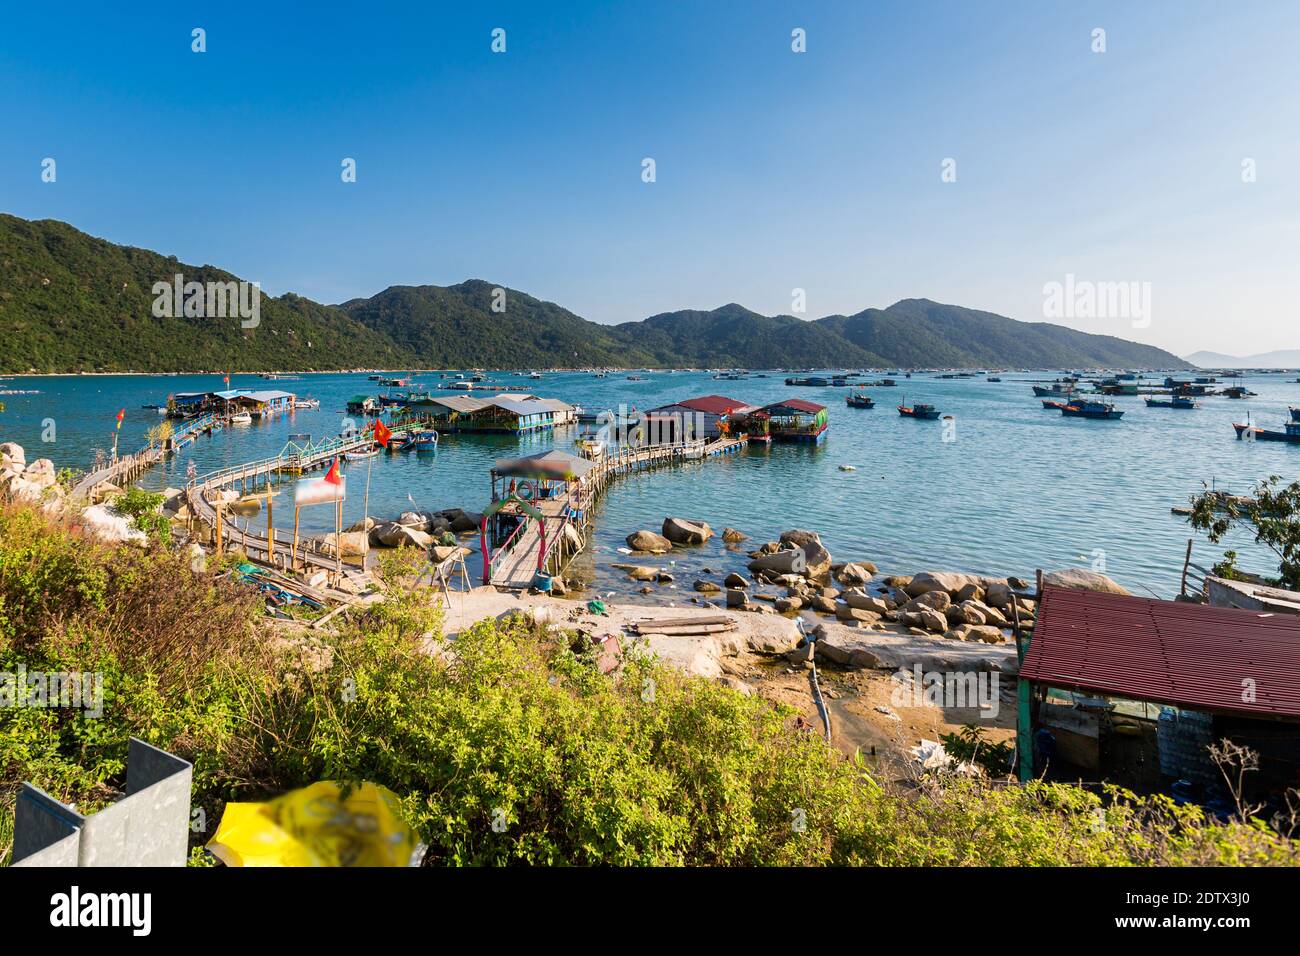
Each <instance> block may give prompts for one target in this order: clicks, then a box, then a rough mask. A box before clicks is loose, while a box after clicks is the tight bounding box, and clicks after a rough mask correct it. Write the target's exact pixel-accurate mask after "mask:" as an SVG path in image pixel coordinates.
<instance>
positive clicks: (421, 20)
mask: <svg viewBox="0 0 1300 956" xmlns="http://www.w3.org/2000/svg"><path fill="white" fill-rule="evenodd" d="M195 27H202V28H204V29H205V30H206V41H207V52H205V53H201V54H200V53H194V52H192V51H191V43H192V39H191V30H192V29H193V28H195ZM495 28H502V29H504V30H505V31H506V52H505V53H499V54H498V53H493V52H492V49H491V43H492V31H493V29H495ZM795 28H802V29H804V30H805V31H806V37H807V40H806V45H807V50H806V52H804V53H795V52H793V51H792V49H791V42H792V41H791V31H792V30H793V29H795ZM1095 28H1102V29H1104V30H1105V31H1106V33H1105V45H1106V49H1105V52H1104V53H1097V52H1094V50H1093V47H1094V45H1095V41H1094V39H1093V35H1092V34H1093V30H1094V29H1095ZM0 107H2V109H0V210H3V211H6V212H11V213H13V214H15V215H19V216H23V217H26V218H33V219H34V218H55V219H62V220H66V221H68V222H70V223H72V224H73V225H75V226H77V227H78V228H80V229H83V230H85V231H87V232H89V233H92V234H94V235H98V236H103V237H105V238H107V239H110V240H112V241H114V242H121V243H127V244H131V245H138V246H144V247H147V248H150V249H155V250H157V251H160V252H164V253H167V254H174V255H176V256H177V257H179V258H180V259H181V260H183V261H188V262H196V263H213V264H215V265H219V266H222V267H224V268H227V269H230V270H231V271H232V272H235V273H237V274H239V275H240V276H241V277H244V278H247V279H251V280H256V281H260V282H261V283H262V286H263V288H264V289H267V290H269V291H271V292H273V293H276V294H279V293H280V292H284V291H295V292H299V293H301V294H303V295H306V296H309V297H311V298H314V299H317V300H321V301H325V302H339V301H342V300H345V299H348V298H351V297H354V296H363V295H371V294H374V293H375V292H378V291H379V290H381V289H383V288H385V287H387V286H389V285H394V284H425V283H436V284H440V285H445V284H450V283H454V282H458V281H461V280H462V279H465V278H471V277H476V278H484V279H488V280H490V281H492V282H496V283H501V284H503V285H508V286H510V287H513V288H517V289H521V290H523V291H526V292H529V293H531V294H533V295H536V296H538V297H540V298H543V299H549V300H553V301H556V302H558V303H560V304H562V305H564V306H567V307H568V308H571V309H573V310H574V311H576V312H578V313H579V314H580V315H583V316H585V317H587V318H590V319H594V320H596V321H600V322H619V321H627V320H631V319H639V318H643V317H645V316H647V315H650V314H654V313H656V312H663V311H669V310H673V309H681V308H713V307H716V306H718V305H721V304H723V303H726V302H731V301H735V302H740V303H742V304H744V305H746V306H748V307H750V308H752V309H755V310H756V311H759V312H764V313H769V314H772V313H786V312H790V311H791V306H792V290H793V289H795V288H802V289H804V290H806V297H807V317H809V318H812V317H818V316H821V315H826V314H830V313H835V312H844V313H852V312H856V311H859V310H860V309H863V308H866V307H869V306H880V307H883V306H886V305H888V304H890V303H891V302H894V301H896V300H898V299H900V298H908V297H926V298H931V299H936V300H938V301H943V302H952V303H957V304H960V305H966V306H970V307H974V308H983V309H989V310H992V311H995V312H1000V313H1003V314H1006V315H1010V316H1012V317H1014V318H1019V319H1025V320H1041V319H1043V318H1044V300H1045V296H1044V291H1043V290H1044V285H1045V284H1046V283H1049V282H1053V281H1056V282H1064V281H1065V277H1066V276H1067V275H1074V276H1075V277H1076V281H1083V282H1121V281H1124V282H1128V281H1131V282H1142V283H1150V286H1149V288H1150V295H1151V310H1150V317H1149V321H1134V320H1132V319H1131V318H1129V317H1122V318H1105V319H1103V318H1089V317H1086V316H1078V315H1075V316H1067V317H1065V318H1063V319H1061V320H1060V321H1061V322H1062V323H1063V324H1066V325H1071V326H1074V327H1076V328H1080V329H1083V330H1085V331H1095V332H1106V333H1110V334H1116V335H1121V336H1124V337H1126V338H1132V339H1137V340H1140V341H1146V342H1151V343H1154V344H1157V345H1161V346H1164V347H1166V348H1169V349H1171V350H1173V351H1175V352H1178V353H1180V354H1187V353H1189V352H1192V351H1194V350H1197V349H1202V348H1209V349H1216V350H1219V351H1226V352H1231V353H1236V354H1246V353H1252V352H1259V351H1264V350H1268V349H1274V348H1295V347H1300V315H1298V314H1297V303H1298V302H1300V256H1298V255H1297V253H1300V184H1298V183H1297V173H1298V172H1300V2H1294V0H1279V2H1251V0H1241V2H1231V3H1227V2H1199V0H1178V2H1173V0H1169V2H1159V3H1157V2H1144V3H1131V2H1126V3H1105V2H1089V3H1075V2H1065V0H1059V2H1054V0H1028V2H1000V3H993V2H974V0H968V2H952V3H948V2H926V0H912V2H903V0H897V2H879V0H873V2H866V0H860V2H852V3H832V2H820V3H804V4H794V3H767V2H753V0H747V2H735V3H722V2H717V3H700V4H692V3H685V2H671V0H661V2H651V3H646V2H639V3H595V2H591V3H588V2H578V0H568V2H563V3H536V2H533V3H518V4H512V3H491V4H481V5H480V4H473V3H470V2H460V3H454V4H444V3H437V2H422V3H418V4H416V3H412V4H409V5H408V4H388V3H383V2H370V3H346V4H343V3H333V2H329V0H322V2H317V3H313V4H275V3H268V2H262V3H256V4H253V3H249V4H244V3H237V2H222V3H177V2H172V3H130V4H126V3H105V2H102V0H99V2H96V3H85V4H83V3H59V4H55V5H50V4H41V3H21V4H20V3H9V4H7V5H6V9H5V11H4V13H3V22H2V23H0ZM46 157H52V158H54V159H55V160H56V162H57V180H56V181H55V182H53V183H47V182H42V181H41V162H42V160H43V159H44V158H46ZM345 157H351V158H353V159H355V160H356V164H357V165H356V169H357V181H356V182H355V183H344V182H342V181H341V177H340V172H341V163H342V160H343V159H344V158H345ZM646 157H651V158H653V159H654V160H655V164H656V169H655V173H656V181H655V182H653V183H646V182H643V181H642V160H643V159H644V158H646ZM948 158H952V159H955V160H956V181H955V182H943V181H942V176H941V173H942V168H943V167H942V164H943V162H944V160H945V159H948ZM1244 160H1253V162H1254V169H1255V181H1254V182H1243V170H1242V164H1243V161H1244Z"/></svg>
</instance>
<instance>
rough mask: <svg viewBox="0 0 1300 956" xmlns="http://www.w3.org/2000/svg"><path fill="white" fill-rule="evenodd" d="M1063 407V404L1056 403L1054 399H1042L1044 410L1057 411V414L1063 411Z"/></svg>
mask: <svg viewBox="0 0 1300 956" xmlns="http://www.w3.org/2000/svg"><path fill="white" fill-rule="evenodd" d="M1065 405H1066V403H1065V402H1058V401H1056V400H1055V399H1052V398H1045V399H1043V407H1044V408H1052V409H1055V410H1056V411H1058V412H1059V411H1060V410H1061V409H1063V408H1064V407H1065Z"/></svg>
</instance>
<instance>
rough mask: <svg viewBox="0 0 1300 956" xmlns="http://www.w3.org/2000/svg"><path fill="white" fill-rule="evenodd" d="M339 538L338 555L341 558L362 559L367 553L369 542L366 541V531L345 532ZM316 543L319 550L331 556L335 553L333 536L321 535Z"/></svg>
mask: <svg viewBox="0 0 1300 956" xmlns="http://www.w3.org/2000/svg"><path fill="white" fill-rule="evenodd" d="M338 537H339V542H338V544H339V546H338V553H339V554H340V555H341V556H343V557H345V558H346V557H360V556H361V555H363V554H365V553H366V547H367V545H368V544H369V542H368V541H367V540H366V533H365V532H364V531H345V532H343V534H341V535H339V536H338ZM314 542H315V544H316V548H317V550H319V551H321V552H323V553H325V554H328V555H331V556H332V555H333V554H334V553H335V550H334V535H333V534H322V535H319V536H317V537H316V538H315V539H314Z"/></svg>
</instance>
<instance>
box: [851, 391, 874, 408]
mask: <svg viewBox="0 0 1300 956" xmlns="http://www.w3.org/2000/svg"><path fill="white" fill-rule="evenodd" d="M844 404H845V405H847V406H849V408H875V407H876V401H875V399H873V398H872V397H871V396H870V395H868V394H867V393H866V392H853V393H851V394H849V395H846V396H844Z"/></svg>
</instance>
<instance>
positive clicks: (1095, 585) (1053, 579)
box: [1043, 568, 1129, 594]
mask: <svg viewBox="0 0 1300 956" xmlns="http://www.w3.org/2000/svg"><path fill="white" fill-rule="evenodd" d="M1043 584H1044V585H1049V584H1050V585H1051V586H1052V587H1058V588H1075V589H1078V590H1083V591H1101V592H1103V593H1106V594H1128V593H1129V592H1128V591H1126V590H1125V589H1124V588H1122V587H1121V586H1120V585H1118V584H1116V583H1115V582H1114V581H1112V580H1111V579H1110V578H1108V577H1106V575H1104V574H1098V573H1097V572H1096V571H1085V570H1083V569H1082V568H1066V569H1065V570H1064V571H1051V572H1049V573H1047V574H1044V575H1043Z"/></svg>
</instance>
